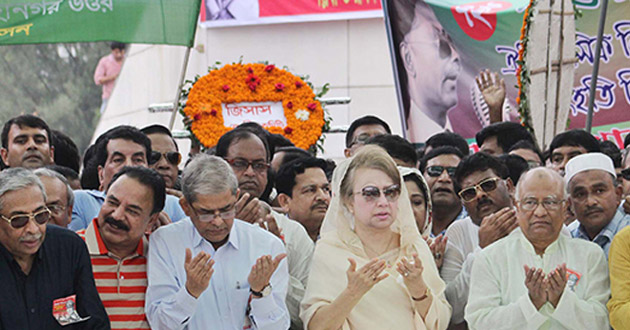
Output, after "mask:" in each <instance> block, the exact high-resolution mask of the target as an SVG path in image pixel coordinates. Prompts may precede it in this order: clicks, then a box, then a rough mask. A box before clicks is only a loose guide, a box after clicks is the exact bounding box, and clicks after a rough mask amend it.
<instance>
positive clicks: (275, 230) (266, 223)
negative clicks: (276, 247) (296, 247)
mask: <svg viewBox="0 0 630 330" xmlns="http://www.w3.org/2000/svg"><path fill="white" fill-rule="evenodd" d="M256 222H257V223H258V225H259V226H260V228H262V229H264V230H267V231H269V232H270V233H272V234H274V235H276V237H278V238H279V239H281V240H282V242H284V236H283V235H282V229H280V227H278V223H277V222H276V218H274V217H273V214H271V213H270V214H267V215H266V216H265V218H264V220H263V219H259V220H258V221H256Z"/></svg>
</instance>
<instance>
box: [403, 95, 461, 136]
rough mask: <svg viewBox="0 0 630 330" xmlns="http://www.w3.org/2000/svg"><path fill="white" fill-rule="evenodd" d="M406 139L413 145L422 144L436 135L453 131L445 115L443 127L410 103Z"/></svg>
mask: <svg viewBox="0 0 630 330" xmlns="http://www.w3.org/2000/svg"><path fill="white" fill-rule="evenodd" d="M407 125H408V127H407V139H408V140H409V141H411V142H415V143H424V141H426V140H427V139H428V138H430V137H431V136H433V135H434V134H436V133H440V132H444V131H449V132H452V131H453V127H452V125H451V121H450V120H449V118H448V112H447V115H446V122H445V124H444V127H442V126H441V125H440V124H438V123H436V122H435V121H433V119H431V118H429V116H427V115H426V114H425V113H424V112H423V111H422V110H421V109H420V108H418V106H417V105H416V104H415V103H414V102H413V101H411V106H410V109H409V119H408V120H407Z"/></svg>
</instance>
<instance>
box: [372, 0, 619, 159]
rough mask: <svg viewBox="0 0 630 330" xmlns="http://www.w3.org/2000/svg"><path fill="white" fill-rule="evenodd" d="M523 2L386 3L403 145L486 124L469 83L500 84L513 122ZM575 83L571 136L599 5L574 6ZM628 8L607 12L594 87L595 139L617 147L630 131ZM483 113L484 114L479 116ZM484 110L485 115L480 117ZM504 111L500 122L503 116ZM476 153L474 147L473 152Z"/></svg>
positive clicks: (581, 119)
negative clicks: (486, 74) (486, 79)
mask: <svg viewBox="0 0 630 330" xmlns="http://www.w3.org/2000/svg"><path fill="white" fill-rule="evenodd" d="M529 2H530V1H529V0H495V1H478V0H477V1H475V0H425V1H422V0H386V1H384V12H385V16H386V24H387V28H388V34H389V37H390V48H391V52H392V58H393V65H394V69H395V74H396V83H397V90H398V94H399V105H400V113H401V117H402V118H405V119H406V120H403V123H404V124H406V125H408V127H410V128H411V133H414V131H415V133H416V134H415V138H414V134H409V133H410V131H409V130H407V131H406V133H407V137H408V138H410V139H411V140H412V141H413V142H417V143H421V142H423V141H424V140H425V139H426V137H428V136H430V135H432V134H433V133H435V132H439V131H442V130H444V129H445V128H447V129H451V130H452V131H454V132H457V133H459V134H461V135H463V136H464V137H466V138H472V137H474V135H475V133H476V132H477V131H479V130H480V129H481V128H482V126H485V124H487V117H486V118H484V115H487V106H485V104H483V102H482V97H481V95H480V92H479V90H478V88H477V87H476V84H475V77H476V76H477V75H478V74H479V72H480V71H481V70H484V69H486V68H487V69H490V70H491V71H494V72H498V73H500V74H501V76H502V77H503V78H504V79H505V84H506V86H507V101H508V103H509V106H510V109H511V118H513V120H517V116H516V114H515V112H516V111H515V110H516V97H517V96H518V95H517V94H518V89H517V88H516V76H515V74H516V69H517V60H518V51H519V49H520V42H519V39H520V35H521V27H522V23H523V14H524V11H525V9H526V8H527V6H528V5H529ZM573 2H574V5H575V8H576V9H577V10H578V15H577V18H576V30H577V35H576V45H575V51H576V57H577V63H576V64H575V65H576V75H575V83H574V87H573V95H572V100H571V106H570V109H567V111H569V123H568V124H569V128H583V127H584V126H585V121H586V113H587V107H588V96H589V86H590V80H591V72H592V69H593V61H594V53H595V41H596V36H597V28H598V22H599V16H600V7H601V3H600V2H601V0H574V1H573ZM629 13H630V0H611V1H610V2H609V5H608V16H607V19H606V25H605V32H604V43H603V48H602V53H601V55H602V61H601V65H600V71H599V79H598V84H597V95H596V99H595V113H594V117H593V134H595V135H597V136H598V137H599V138H602V139H608V140H611V141H613V142H617V143H621V145H623V143H622V141H623V139H622V135H625V134H627V133H628V131H630V14H629ZM484 107H485V108H484ZM484 110H485V111H486V113H484ZM508 110H509V109H507V108H506V109H505V111H504V115H508V114H509V113H508ZM473 148H474V146H473Z"/></svg>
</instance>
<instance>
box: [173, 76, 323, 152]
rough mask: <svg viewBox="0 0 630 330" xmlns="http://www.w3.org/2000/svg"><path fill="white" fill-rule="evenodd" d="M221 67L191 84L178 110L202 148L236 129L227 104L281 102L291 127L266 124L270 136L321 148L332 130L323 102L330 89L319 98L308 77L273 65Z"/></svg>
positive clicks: (321, 93)
mask: <svg viewBox="0 0 630 330" xmlns="http://www.w3.org/2000/svg"><path fill="white" fill-rule="evenodd" d="M218 65H220V63H217V66H213V67H211V68H210V69H209V70H208V74H206V75H205V76H203V77H196V78H195V81H194V82H193V81H188V82H187V83H189V84H191V85H192V86H191V87H188V88H187V89H186V88H184V90H182V98H181V99H182V101H181V102H180V105H179V108H180V112H181V113H182V115H183V116H184V117H185V118H187V119H185V120H184V122H185V124H186V126H187V128H188V129H189V130H190V131H191V133H192V134H193V136H194V137H195V138H196V139H197V140H198V141H199V142H200V143H201V144H202V145H203V146H205V147H206V148H210V147H213V146H215V145H216V144H217V142H218V141H219V138H220V137H221V136H222V135H223V134H225V133H227V132H228V131H230V130H231V129H232V127H228V126H225V125H224V118H223V111H222V104H234V103H243V102H256V103H257V102H281V103H282V108H283V110H284V116H285V118H286V126H278V125H282V122H280V121H276V122H269V123H267V124H264V125H263V126H264V127H265V128H266V129H267V131H269V132H270V133H274V134H282V135H283V136H285V137H286V138H287V139H289V140H291V142H293V144H295V146H296V147H299V148H302V149H309V148H312V149H314V148H315V145H316V144H317V147H319V149H320V150H321V149H322V147H321V146H322V143H323V137H322V132H325V131H327V130H328V129H329V124H330V118H328V117H327V116H326V113H325V112H324V108H323V107H322V104H321V103H320V101H319V98H320V97H321V96H323V95H324V94H325V93H326V92H327V91H328V84H326V85H324V87H323V88H322V91H321V92H320V93H319V94H315V93H314V92H313V87H312V85H311V84H310V83H309V82H307V81H306V79H308V77H298V76H295V75H293V74H292V73H290V72H288V71H287V70H285V69H280V68H277V67H276V66H275V65H273V64H267V63H250V64H242V63H233V64H227V65H225V66H223V67H221V68H219V67H218ZM318 142H320V143H318ZM313 151H314V150H313Z"/></svg>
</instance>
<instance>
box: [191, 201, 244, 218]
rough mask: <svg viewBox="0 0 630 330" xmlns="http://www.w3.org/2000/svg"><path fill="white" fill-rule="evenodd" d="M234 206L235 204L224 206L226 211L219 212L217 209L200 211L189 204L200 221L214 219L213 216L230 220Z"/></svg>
mask: <svg viewBox="0 0 630 330" xmlns="http://www.w3.org/2000/svg"><path fill="white" fill-rule="evenodd" d="M235 206H236V205H235V204H232V205H228V206H227V207H226V208H224V209H227V211H222V212H220V211H219V210H212V211H208V212H207V213H200V212H199V211H197V210H196V209H195V208H194V207H192V205H191V207H192V209H193V210H194V211H195V213H197V218H198V219H199V221H201V222H210V221H212V220H214V218H216V217H217V216H218V217H219V218H221V219H223V220H231V219H233V218H234V216H235V215H236V207H235Z"/></svg>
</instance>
